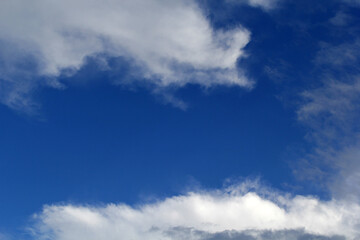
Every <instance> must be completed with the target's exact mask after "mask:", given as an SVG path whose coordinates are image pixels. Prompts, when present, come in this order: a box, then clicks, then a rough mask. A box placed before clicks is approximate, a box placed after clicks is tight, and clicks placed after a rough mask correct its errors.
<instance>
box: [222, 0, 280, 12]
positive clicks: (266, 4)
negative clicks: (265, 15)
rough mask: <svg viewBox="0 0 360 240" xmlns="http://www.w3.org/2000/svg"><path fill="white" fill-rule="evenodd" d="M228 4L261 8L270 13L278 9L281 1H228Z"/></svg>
mask: <svg viewBox="0 0 360 240" xmlns="http://www.w3.org/2000/svg"><path fill="white" fill-rule="evenodd" d="M227 2H228V3H236V4H247V5H249V6H252V7H259V8H262V9H263V10H265V11H269V10H272V9H274V8H276V7H277V6H278V3H279V2H280V0H227Z"/></svg>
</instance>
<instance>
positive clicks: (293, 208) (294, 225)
mask: <svg viewBox="0 0 360 240" xmlns="http://www.w3.org/2000/svg"><path fill="white" fill-rule="evenodd" d="M246 187H247V186H246V185H245V187H244V185H242V186H240V187H239V186H232V187H230V188H228V189H223V190H216V191H199V192H190V193H188V194H185V195H180V196H174V197H169V198H166V199H164V200H161V201H157V202H155V203H148V204H142V205H138V206H136V207H131V206H129V205H125V204H109V205H106V206H75V205H51V206H46V207H45V208H44V209H43V211H42V212H41V213H39V214H37V215H35V220H36V224H35V226H34V227H33V228H32V230H33V233H34V238H36V239H49V240H50V239H51V240H75V239H76V240H82V239H86V240H100V239H109V240H111V239H133V240H136V239H149V240H151V239H154V240H155V239H156V240H160V239H164V240H165V239H166V240H170V239H171V240H173V239H176V240H177V239H179V240H180V239H181V240H182V239H198V240H200V239H203V240H205V239H207V240H210V239H212V240H215V239H222V240H224V239H229V240H230V239H237V240H245V239H248V240H250V239H251V240H257V239H258V240H260V239H267V240H268V239H299V240H300V239H324V240H325V239H358V238H359V237H360V228H359V224H360V217H359V216H360V206H359V205H357V204H353V203H348V202H341V201H335V200H332V201H321V200H319V199H317V198H314V197H306V196H295V197H291V196H289V195H286V194H279V193H276V191H265V192H263V191H262V190H261V189H257V190H256V191H254V190H253V191H249V189H248V190H246ZM244 189H245V190H244Z"/></svg>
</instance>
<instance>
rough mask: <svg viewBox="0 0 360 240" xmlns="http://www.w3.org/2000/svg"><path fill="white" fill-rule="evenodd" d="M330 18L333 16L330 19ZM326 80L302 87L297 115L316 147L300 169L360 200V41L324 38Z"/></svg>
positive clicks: (320, 66) (318, 64)
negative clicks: (309, 86) (341, 41)
mask: <svg viewBox="0 0 360 240" xmlns="http://www.w3.org/2000/svg"><path fill="white" fill-rule="evenodd" d="M330 21H332V20H330ZM314 63H315V68H316V70H317V71H320V72H321V78H322V84H321V85H320V86H318V87H316V88H312V89H308V90H306V91H304V92H302V94H301V96H302V100H303V103H302V104H301V105H300V106H299V109H298V111H297V114H298V119H299V120H300V121H301V122H302V123H304V124H305V125H306V126H307V127H309V133H308V136H307V138H308V140H309V141H310V142H311V143H313V151H312V152H311V153H310V154H308V155H307V156H304V158H303V159H302V161H301V163H300V165H302V167H304V168H305V169H307V171H305V172H304V171H303V169H301V168H300V169H296V170H295V173H298V175H299V174H300V175H301V177H302V178H309V179H312V180H316V181H318V182H319V181H320V182H322V183H324V186H327V187H328V188H329V189H330V190H331V192H332V193H333V195H334V196H335V197H337V198H350V199H352V200H354V199H357V200H360V189H359V188H358V187H357V186H359V184H360V175H359V172H360V154H359V152H360V144H359V143H360V123H359V118H360V108H359V106H360V68H359V67H358V66H359V63H360V41H359V39H357V38H355V39H352V40H349V41H345V42H344V43H342V44H338V45H332V44H329V43H322V44H321V49H320V51H319V52H318V54H317V56H316V58H315V60H314Z"/></svg>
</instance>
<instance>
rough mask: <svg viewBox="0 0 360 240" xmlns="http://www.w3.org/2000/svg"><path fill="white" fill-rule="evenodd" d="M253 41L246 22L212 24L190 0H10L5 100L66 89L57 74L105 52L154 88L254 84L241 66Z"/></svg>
mask: <svg viewBox="0 0 360 240" xmlns="http://www.w3.org/2000/svg"><path fill="white" fill-rule="evenodd" d="M251 2H253V1H251ZM249 39H250V34H249V32H248V31H247V30H246V29H244V28H242V27H241V26H238V27H236V28H234V29H227V30H215V29H213V28H212V26H211V25H210V23H209V22H208V20H207V18H206V17H205V16H204V14H203V12H202V10H201V9H199V7H198V6H197V4H196V3H195V1H192V0H186V1H175V0H170V1H163V0H148V1H143V0H131V1H130V0H125V1H116V0H105V1H99V0H90V1H85V0H75V1H70V0H64V1H46V0H34V1H31V2H29V1H26V0H4V1H1V2H0V42H1V44H0V46H1V47H0V52H1V54H0V91H1V92H0V100H1V102H2V103H4V104H6V105H8V106H10V107H12V108H17V109H26V108H29V107H31V105H32V104H34V103H33V102H31V98H29V94H30V93H31V91H32V90H33V89H34V88H37V87H39V86H48V87H55V88H62V87H64V86H63V84H62V83H60V82H58V81H57V80H56V77H57V76H59V75H60V74H61V73H62V72H64V70H66V72H67V73H69V72H70V73H75V72H76V71H77V70H78V69H79V68H81V67H82V66H83V64H84V60H85V58H86V57H96V56H97V55H98V54H100V53H101V54H103V56H104V55H105V56H107V57H124V58H126V59H128V60H129V61H131V62H132V64H134V65H135V66H136V69H137V70H136V72H135V73H134V79H142V81H147V82H148V83H151V84H153V85H154V86H155V87H160V88H161V87H168V86H173V87H174V86H175V87H180V86H183V85H185V84H187V83H195V84H200V85H202V86H205V87H209V86H213V85H228V86H230V85H236V86H241V87H251V85H252V83H251V81H250V80H249V79H247V78H246V77H245V76H244V73H243V72H242V71H241V70H239V71H238V70H237V69H236V61H237V59H238V58H239V57H244V56H245V54H244V52H243V50H242V49H243V48H244V46H245V45H246V44H247V43H248V42H249ZM103 67H104V68H105V69H106V67H107V66H106V61H105V62H103ZM108 70H111V69H108Z"/></svg>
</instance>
